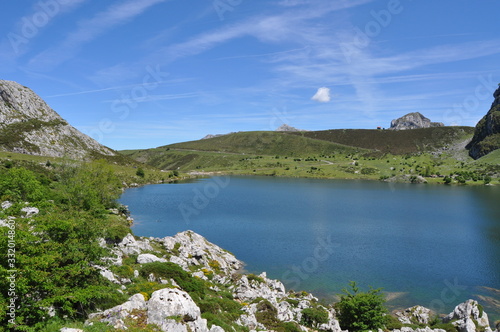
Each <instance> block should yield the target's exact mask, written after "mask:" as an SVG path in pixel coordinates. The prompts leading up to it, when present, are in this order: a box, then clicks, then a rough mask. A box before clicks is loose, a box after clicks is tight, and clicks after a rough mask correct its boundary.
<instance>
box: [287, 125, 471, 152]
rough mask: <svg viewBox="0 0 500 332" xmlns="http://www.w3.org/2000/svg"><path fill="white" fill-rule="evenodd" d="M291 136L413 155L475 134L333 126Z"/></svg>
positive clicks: (461, 129)
mask: <svg viewBox="0 0 500 332" xmlns="http://www.w3.org/2000/svg"><path fill="white" fill-rule="evenodd" d="M289 134H291V135H298V136H302V137H308V138H314V139H318V140H324V141H328V142H334V143H339V144H344V145H347V146H353V147H358V148H364V149H370V150H376V151H379V152H380V153H391V154H414V153H419V152H428V151H431V150H434V149H436V148H440V147H443V146H447V145H451V144H453V142H455V141H457V140H465V139H466V138H468V137H472V135H473V134H474V128H473V127H435V128H424V129H413V130H400V131H396V130H371V129H336V130H323V131H307V132H291V133H289Z"/></svg>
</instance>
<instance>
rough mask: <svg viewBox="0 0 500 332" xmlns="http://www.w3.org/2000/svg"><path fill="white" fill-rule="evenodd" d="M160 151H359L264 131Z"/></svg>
mask: <svg viewBox="0 0 500 332" xmlns="http://www.w3.org/2000/svg"><path fill="white" fill-rule="evenodd" d="M162 148H171V149H184V150H197V151H217V152H225V153H238V154H257V155H259V154H262V155H279V156H290V157H292V156H296V157H299V156H307V155H310V154H315V153H325V154H330V153H335V152H344V153H356V152H358V150H359V149H357V148H353V147H350V146H345V145H342V144H338V143H331V142H324V141H321V140H316V139H311V138H309V137H300V136H294V135H288V134H287V133H285V132H267V131H249V132H240V133H234V134H229V135H224V136H221V137H215V138H211V139H205V140H199V141H191V142H184V143H176V144H171V145H167V146H163V147H162Z"/></svg>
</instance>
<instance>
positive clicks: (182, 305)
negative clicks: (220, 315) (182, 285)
mask: <svg viewBox="0 0 500 332" xmlns="http://www.w3.org/2000/svg"><path fill="white" fill-rule="evenodd" d="M147 310H148V320H147V321H148V324H155V325H158V326H159V327H160V328H161V330H162V331H169V332H170V331H179V332H187V331H196V332H208V331H209V330H208V327H207V321H206V320H205V319H202V318H201V312H200V308H198V306H197V305H196V303H195V302H194V301H193V299H192V298H191V296H189V294H188V293H186V292H184V291H182V290H179V289H171V288H164V289H160V290H157V291H156V292H154V293H153V294H152V295H151V299H150V300H149V301H148V304H147ZM172 317H179V318H181V319H182V321H178V320H176V319H172Z"/></svg>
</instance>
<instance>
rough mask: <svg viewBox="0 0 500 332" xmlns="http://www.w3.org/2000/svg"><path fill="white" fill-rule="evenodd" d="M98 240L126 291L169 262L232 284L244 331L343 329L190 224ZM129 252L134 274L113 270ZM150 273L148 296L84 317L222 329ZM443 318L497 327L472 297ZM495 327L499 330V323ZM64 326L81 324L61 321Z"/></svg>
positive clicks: (209, 331) (184, 294)
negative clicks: (148, 268)
mask: <svg viewBox="0 0 500 332" xmlns="http://www.w3.org/2000/svg"><path fill="white" fill-rule="evenodd" d="M101 245H102V246H103V247H107V248H108V249H110V251H111V252H112V255H111V256H110V257H108V258H107V259H106V262H105V263H103V264H102V265H101V266H99V267H98V268H100V269H101V274H102V275H103V276H104V277H106V278H107V279H108V280H110V281H111V282H113V283H116V284H119V285H121V286H120V287H121V288H122V289H123V290H125V289H127V287H130V285H131V284H133V283H134V282H135V281H134V279H135V278H138V277H139V270H140V269H141V268H142V267H143V266H145V265H147V264H149V263H152V262H171V263H174V264H177V265H178V266H180V267H182V269H183V270H184V271H186V272H188V273H190V274H191V275H192V276H194V277H196V278H197V279H202V280H205V281H207V282H209V283H210V284H211V289H213V290H214V291H219V290H222V289H223V290H225V291H226V292H227V291H228V290H229V291H230V293H231V295H232V297H233V299H234V300H235V301H237V302H238V303H240V304H241V309H238V312H237V316H235V324H237V325H238V326H241V327H242V328H243V327H244V328H243V329H242V330H250V331H270V330H273V329H270V328H269V327H267V326H266V323H267V322H268V321H269V318H270V317H271V318H272V319H274V320H276V321H278V322H289V323H290V324H293V326H294V327H295V328H296V329H297V330H302V331H332V332H340V331H342V327H341V326H340V324H339V322H338V320H337V319H336V313H335V309H333V308H332V307H324V306H322V305H320V304H319V303H318V299H317V298H315V297H314V296H313V295H311V294H307V293H305V292H303V293H295V292H293V291H290V292H287V291H286V289H285V287H284V285H283V283H281V282H280V281H278V280H271V279H268V278H267V276H266V273H262V274H260V275H259V276H255V275H251V274H250V275H245V274H242V273H241V269H242V266H243V264H242V262H241V261H239V260H238V259H236V257H235V256H234V255H232V254H231V253H229V252H228V251H226V250H224V249H222V248H220V247H218V246H217V245H215V244H212V243H210V242H208V241H207V240H206V239H205V238H203V237H202V236H201V235H198V234H196V233H194V232H192V231H185V232H182V233H179V234H177V235H175V236H173V237H165V238H161V239H160V238H137V237H134V236H132V235H131V234H129V235H127V236H126V237H125V238H124V239H123V240H122V241H121V243H119V244H118V245H107V244H106V243H105V242H104V241H103V242H102V244H101ZM131 257H132V258H134V259H135V264H136V265H135V266H136V267H138V268H137V269H135V270H133V271H132V272H131V276H130V277H129V278H123V277H120V276H119V275H117V274H116V273H113V272H112V270H116V269H117V267H120V266H123V265H124V264H125V263H124V262H125V261H127V260H130V258H131ZM147 278H148V281H149V282H150V283H151V284H154V285H158V286H159V288H161V289H158V290H156V291H153V292H152V293H151V296H148V295H147V294H145V293H144V292H138V293H137V294H135V295H133V296H131V297H130V298H129V299H128V301H126V302H125V303H123V304H121V305H119V306H116V307H113V308H111V309H108V310H105V311H102V312H97V313H93V314H91V315H90V316H89V317H88V320H87V322H86V324H88V325H92V324H96V323H98V322H101V323H103V322H104V323H106V324H109V325H110V326H112V327H114V328H115V329H117V330H126V329H127V328H128V325H129V324H131V322H133V323H134V324H136V323H137V321H142V322H143V324H144V326H146V325H147V326H148V328H150V327H151V326H154V327H155V330H156V329H157V330H158V331H169V332H181V331H182V332H187V331H196V332H222V331H225V330H224V329H223V328H222V327H220V326H217V325H215V324H211V325H210V326H209V324H207V320H206V319H204V318H202V310H201V309H200V307H199V306H197V304H196V303H195V301H194V300H193V298H192V297H191V296H190V294H189V293H188V291H186V290H185V289H183V288H182V287H181V286H179V285H178V284H177V283H176V282H175V281H174V280H173V279H162V277H161V276H158V275H155V274H154V273H151V274H149V275H148V276H147ZM311 308H315V309H319V310H324V311H326V312H327V313H328V319H327V320H326V322H323V323H321V324H317V325H315V326H311V325H309V326H306V325H307V324H305V320H304V319H303V318H304V315H305V313H306V312H307V309H311ZM220 314H222V311H221V313H220ZM396 316H397V319H398V320H399V321H400V322H401V323H402V324H403V327H401V328H398V329H393V331H396V332H413V331H418V332H424V331H425V332H431V331H434V332H446V331H445V330H444V329H431V328H430V327H429V325H430V320H431V318H432V316H433V315H432V313H431V311H430V310H429V309H426V308H424V307H421V306H416V307H413V308H408V309H406V310H404V311H401V312H398V313H397V314H396ZM442 320H443V323H451V324H453V325H454V326H456V328H457V330H458V331H459V332H475V331H478V332H479V331H485V332H492V329H491V328H490V326H489V322H488V316H487V314H486V313H485V312H483V309H482V307H481V306H480V305H479V304H478V302H477V301H474V300H468V301H466V302H464V303H461V304H459V305H458V306H457V307H456V308H455V310H454V311H453V312H452V313H450V314H449V315H447V316H446V317H444V318H442ZM135 326H137V325H135ZM268 326H269V325H268ZM417 326H418V327H417ZM495 328H496V329H497V331H498V329H499V328H500V326H496V327H495ZM231 330H233V328H232V329H231ZM61 331H66V332H77V331H81V330H79V329H71V328H64V329H62V330H61Z"/></svg>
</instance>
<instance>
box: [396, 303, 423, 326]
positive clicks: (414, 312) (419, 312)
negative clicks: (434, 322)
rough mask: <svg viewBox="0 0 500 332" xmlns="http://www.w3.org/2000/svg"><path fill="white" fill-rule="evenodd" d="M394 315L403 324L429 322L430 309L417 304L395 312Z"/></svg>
mask: <svg viewBox="0 0 500 332" xmlns="http://www.w3.org/2000/svg"><path fill="white" fill-rule="evenodd" d="M396 316H397V317H398V319H399V321H400V322H401V323H403V324H429V320H430V316H431V310H430V309H427V308H424V307H422V306H419V305H417V306H414V307H411V308H408V309H405V310H404V311H398V312H396Z"/></svg>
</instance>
